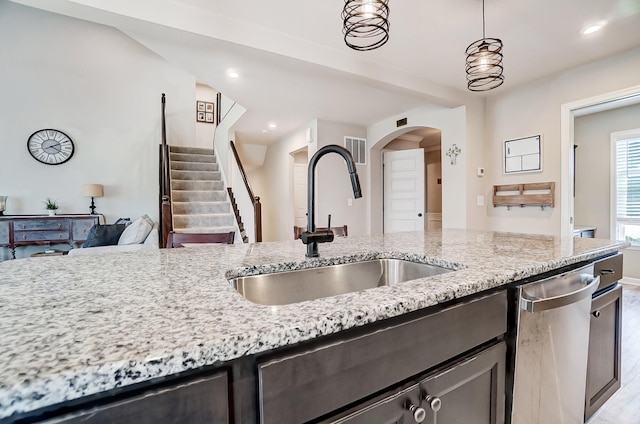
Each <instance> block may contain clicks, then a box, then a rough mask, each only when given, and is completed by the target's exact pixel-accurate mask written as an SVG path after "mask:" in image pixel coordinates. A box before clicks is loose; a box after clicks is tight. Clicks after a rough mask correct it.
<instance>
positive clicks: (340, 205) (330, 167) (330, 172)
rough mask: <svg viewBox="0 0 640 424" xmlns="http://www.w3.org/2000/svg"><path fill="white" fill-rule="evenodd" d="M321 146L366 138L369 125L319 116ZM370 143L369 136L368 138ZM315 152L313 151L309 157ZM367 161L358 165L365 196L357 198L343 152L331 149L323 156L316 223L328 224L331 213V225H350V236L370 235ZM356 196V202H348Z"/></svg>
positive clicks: (317, 173) (318, 147) (341, 144)
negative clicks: (353, 138)
mask: <svg viewBox="0 0 640 424" xmlns="http://www.w3.org/2000/svg"><path fill="white" fill-rule="evenodd" d="M314 134H317V135H318V139H317V149H316V151H317V150H319V149H320V148H322V147H324V146H327V145H329V144H337V145H339V146H342V147H344V137H345V136H352V137H357V138H366V128H364V127H361V126H359V125H350V124H345V123H340V122H329V121H324V120H318V130H317V132H315V133H314ZM367 143H369V140H367ZM313 153H315V151H314V152H311V151H310V152H309V158H311V156H312V155H313ZM368 166H369V162H368V158H367V164H366V165H356V169H357V171H358V178H359V179H360V187H361V189H362V197H361V198H359V199H354V197H353V188H352V186H351V179H350V178H349V171H348V170H347V164H346V162H345V161H344V159H343V158H342V156H340V155H338V154H335V153H330V154H327V155H325V156H323V157H322V158H321V159H320V160H319V161H318V164H317V166H316V183H317V184H316V226H318V227H320V226H322V227H324V226H326V225H327V216H328V215H329V214H331V225H332V226H334V227H339V226H342V225H347V226H348V232H349V235H350V236H357V235H366V234H367V233H368V227H367V220H366V217H367V206H368V205H367V201H366V199H367V196H369V192H370V190H369V178H368V172H367V168H368ZM348 199H352V205H351V206H349V205H348Z"/></svg>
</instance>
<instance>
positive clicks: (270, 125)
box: [269, 122, 278, 130]
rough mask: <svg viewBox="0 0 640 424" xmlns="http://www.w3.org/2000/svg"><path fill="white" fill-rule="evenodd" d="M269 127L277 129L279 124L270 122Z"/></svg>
mask: <svg viewBox="0 0 640 424" xmlns="http://www.w3.org/2000/svg"><path fill="white" fill-rule="evenodd" d="M269 128H271V129H272V130H275V129H276V128H278V126H277V125H276V124H274V123H273V122H272V123H270V124H269Z"/></svg>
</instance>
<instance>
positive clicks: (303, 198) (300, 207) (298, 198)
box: [293, 163, 307, 227]
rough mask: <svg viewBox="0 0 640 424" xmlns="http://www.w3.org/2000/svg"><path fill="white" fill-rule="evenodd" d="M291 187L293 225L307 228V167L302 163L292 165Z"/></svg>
mask: <svg viewBox="0 0 640 424" xmlns="http://www.w3.org/2000/svg"><path fill="white" fill-rule="evenodd" d="M293 172H294V175H293V181H294V183H293V185H294V192H293V197H294V205H295V222H296V223H295V225H297V226H299V227H306V226H307V165H306V164H304V163H294V164H293Z"/></svg>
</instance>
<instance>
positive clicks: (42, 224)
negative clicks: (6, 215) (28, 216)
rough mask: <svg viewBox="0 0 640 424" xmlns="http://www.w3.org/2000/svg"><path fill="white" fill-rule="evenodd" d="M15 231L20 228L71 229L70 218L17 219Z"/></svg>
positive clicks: (14, 224) (14, 226)
mask: <svg viewBox="0 0 640 424" xmlns="http://www.w3.org/2000/svg"><path fill="white" fill-rule="evenodd" d="M13 229H14V231H20V230H27V231H28V230H62V231H65V230H66V231H69V220H68V219H43V220H29V221H27V220H24V221H23V220H15V221H14V223H13Z"/></svg>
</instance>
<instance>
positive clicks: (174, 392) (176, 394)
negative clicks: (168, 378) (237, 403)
mask: <svg viewBox="0 0 640 424" xmlns="http://www.w3.org/2000/svg"><path fill="white" fill-rule="evenodd" d="M227 387H228V385H227V374H226V373H220V374H216V375H214V376H212V377H208V378H202V379H198V380H195V381H192V382H188V383H184V384H180V385H177V386H174V387H169V388H165V389H157V390H154V391H149V392H148V393H145V394H143V395H140V396H137V397H134V398H131V399H126V400H123V401H120V402H115V403H113V404H110V405H106V406H101V407H96V408H92V409H90V410H85V411H81V412H77V413H71V414H68V415H65V416H63V417H60V418H55V419H52V420H48V421H45V422H46V423H47V424H54V423H55V424H60V423H63V424H75V423H83V424H122V423H136V424H159V423H162V424H168V423H175V424H181V423H211V424H218V423H220V424H225V423H229V396H228V388H227Z"/></svg>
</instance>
